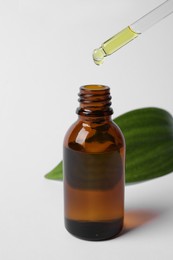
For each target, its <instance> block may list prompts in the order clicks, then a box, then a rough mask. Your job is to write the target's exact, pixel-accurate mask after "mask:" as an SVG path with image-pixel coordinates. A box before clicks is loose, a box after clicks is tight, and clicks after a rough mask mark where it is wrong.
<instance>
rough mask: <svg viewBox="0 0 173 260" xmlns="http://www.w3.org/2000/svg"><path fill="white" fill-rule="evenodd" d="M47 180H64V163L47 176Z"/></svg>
mask: <svg viewBox="0 0 173 260" xmlns="http://www.w3.org/2000/svg"><path fill="white" fill-rule="evenodd" d="M45 178H47V179H51V180H62V179H63V174H62V161H61V162H60V163H59V164H58V165H57V166H56V167H55V168H54V169H53V170H51V171H50V172H49V173H47V174H46V175H45Z"/></svg>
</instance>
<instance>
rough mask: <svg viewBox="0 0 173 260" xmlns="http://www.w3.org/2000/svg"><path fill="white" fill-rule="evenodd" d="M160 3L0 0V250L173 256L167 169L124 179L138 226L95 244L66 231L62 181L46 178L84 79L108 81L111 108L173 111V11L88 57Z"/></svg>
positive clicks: (27, 255)
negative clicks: (106, 53)
mask: <svg viewBox="0 0 173 260" xmlns="http://www.w3.org/2000/svg"><path fill="white" fill-rule="evenodd" d="M162 2H163V1H158V0H157V1H156V0H152V1H151V0H150V1H149V0H147V1H142V0H140V1H139V0H129V1H126V0H116V1H115V0H106V1H99V0H88V1H81V0H63V1H55V0H49V1H46V0H25V1H20V0H19V1H13V0H11V1H10V0H4V1H3V0H1V1H0V259H2V260H11V259H18V260H23V259H25V260H40V259H41V260H47V259H51V260H54V259H64V260H65V259H69V258H70V257H73V258H75V259H84V260H85V259H96V258H98V259H101V260H102V259H109V260H111V259H115V258H116V259H118V260H121V259H132V260H133V259H140V260H141V259H152V260H153V259H157V260H159V259H160V260H162V259H172V258H173V253H172V250H171V245H172V244H171V241H173V221H172V220H173V205H172V203H173V202H172V197H173V189H172V181H173V175H172V174H171V175H167V176H165V177H163V178H159V179H157V180H153V181H150V182H146V183H143V184H139V185H133V186H129V187H127V188H126V210H127V214H128V218H127V220H128V221H126V222H127V224H128V225H130V223H129V221H134V222H135V224H134V225H137V227H136V228H131V230H129V232H124V234H123V235H122V236H120V237H118V238H117V239H114V240H110V241H106V242H99V243H95V242H86V241H81V240H79V239H76V238H74V237H72V236H71V235H69V234H68V233H67V232H66V231H65V229H64V226H63V196H62V183H58V182H53V181H48V180H45V179H44V178H43V176H44V174H45V173H47V172H48V171H49V170H51V169H52V168H53V167H54V166H55V165H56V164H57V163H58V162H59V161H60V160H61V159H62V140H63V137H64V133H65V131H66V130H67V128H68V127H69V125H70V124H71V123H72V122H73V121H74V120H75V119H76V115H75V109H76V107H77V105H78V102H77V98H78V97H77V93H78V89H79V87H80V86H81V85H83V84H88V83H101V84H107V85H109V86H110V87H111V93H112V96H113V108H114V111H115V114H114V116H118V115H120V114H122V113H124V112H127V111H129V110H132V109H135V108H140V107H147V106H157V107H161V108H164V109H166V110H168V111H169V112H170V113H173V105H172V104H173V102H172V96H173V88H172V68H173V55H172V46H173V33H172V25H173V15H171V16H169V17H167V18H166V19H164V20H163V21H162V22H160V23H159V24H157V25H155V26H154V27H153V28H152V29H150V30H148V31H147V32H145V33H144V34H143V35H142V36H141V37H138V39H136V40H134V41H133V42H132V43H130V44H128V46H125V47H124V48H122V49H121V50H119V51H118V52H117V53H115V54H113V55H112V56H110V57H109V58H107V60H105V63H104V64H103V65H102V66H101V67H97V66H96V65H95V64H94V63H93V61H92V58H91V55H92V51H93V49H95V48H97V47H99V45H100V44H101V43H102V42H103V41H105V40H106V39H107V38H109V37H110V36H112V35H113V34H115V33H117V32H118V31H119V30H121V29H122V28H124V27H125V26H127V25H128V24H131V23H132V22H134V21H136V20H137V19H138V18H140V17H141V16H142V15H144V14H145V13H147V12H148V11H150V10H151V9H153V8H154V7H156V6H157V5H159V4H160V3H162ZM132 213H133V214H132ZM143 222H144V223H143ZM140 223H141V224H140ZM131 225H133V223H131Z"/></svg>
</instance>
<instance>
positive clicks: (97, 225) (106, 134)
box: [63, 85, 125, 240]
mask: <svg viewBox="0 0 173 260" xmlns="http://www.w3.org/2000/svg"><path fill="white" fill-rule="evenodd" d="M79 102H80V107H79V108H78V109H77V114H78V115H79V118H78V120H77V121H76V122H75V123H74V124H73V125H72V126H71V127H70V129H69V130H68V132H67V134H66V136H65V139H64V151H63V153H64V155H63V161H64V165H63V168H64V211H65V212H64V214H65V227H66V229H67V230H68V231H69V232H70V233H72V234H73V235H75V236H77V237H79V238H83V239H87V240H104V239H109V238H111V237H114V236H116V235H117V234H118V233H119V232H120V231H121V229H122V227H123V216H124V168H125V142H124V137H123V135H122V132H121V130H120V129H119V127H118V126H117V125H115V124H114V122H113V121H112V120H111V115H112V113H113V110H112V108H111V96H110V88H109V87H107V86H103V85H86V86H82V87H81V88H80V93H79Z"/></svg>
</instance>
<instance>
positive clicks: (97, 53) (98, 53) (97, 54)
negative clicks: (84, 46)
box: [93, 47, 106, 65]
mask: <svg viewBox="0 0 173 260" xmlns="http://www.w3.org/2000/svg"><path fill="white" fill-rule="evenodd" d="M105 56H106V53H105V52H104V50H103V49H102V47H100V48H98V49H95V50H94V51H93V60H94V62H95V64H96V65H101V64H102V63H103V62H104V58H105Z"/></svg>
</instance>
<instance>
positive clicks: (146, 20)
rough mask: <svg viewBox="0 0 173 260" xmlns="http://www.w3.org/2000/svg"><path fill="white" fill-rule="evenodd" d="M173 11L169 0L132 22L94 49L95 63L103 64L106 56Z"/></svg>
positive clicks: (172, 0) (171, 0) (172, 5)
mask: <svg viewBox="0 0 173 260" xmlns="http://www.w3.org/2000/svg"><path fill="white" fill-rule="evenodd" d="M172 12H173V0H168V1H166V2H164V3H162V4H161V5H159V6H158V7H156V8H155V9H153V10H152V11H150V12H149V13H147V14H146V15H144V16H143V17H141V18H140V19H139V20H137V21H136V22H134V23H132V24H131V25H130V26H127V27H126V28H125V29H123V30H122V31H120V32H119V33H117V34H116V35H114V36H113V37H111V38H110V39H109V40H107V41H105V42H104V43H103V44H102V45H101V46H100V48H98V49H95V50H94V52H93V60H94V62H95V64H97V65H100V64H102V63H103V61H104V58H105V57H106V56H108V55H111V54H112V53H114V52H115V51H117V50H118V49H120V48H121V47H123V46H124V45H126V44H127V43H129V42H130V41H132V40H133V39H135V38H136V37H138V36H139V35H140V34H142V33H143V32H144V31H146V30H147V29H148V28H150V27H151V26H152V25H154V24H156V23H157V22H159V21H161V20H162V19H163V18H165V17H166V16H168V15H169V14H171V13H172Z"/></svg>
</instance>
